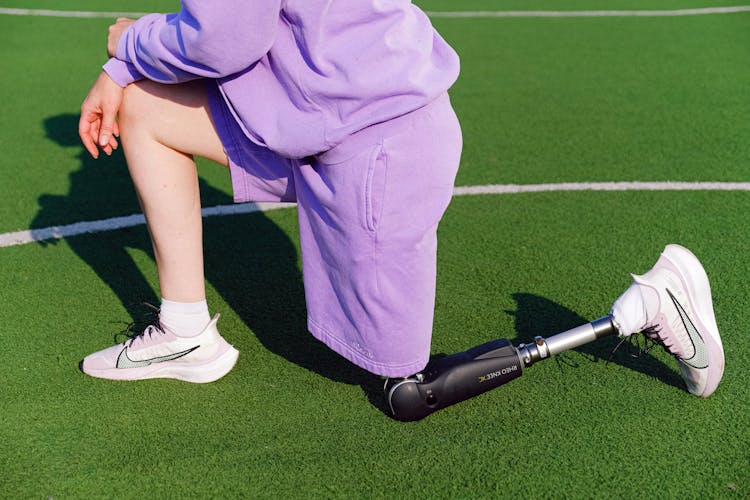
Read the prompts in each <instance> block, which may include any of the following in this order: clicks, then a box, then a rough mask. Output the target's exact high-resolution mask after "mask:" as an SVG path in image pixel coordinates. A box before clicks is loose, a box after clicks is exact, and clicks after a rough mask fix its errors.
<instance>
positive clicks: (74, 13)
mask: <svg viewBox="0 0 750 500" xmlns="http://www.w3.org/2000/svg"><path fill="white" fill-rule="evenodd" d="M737 12H750V5H737V6H733V7H707V8H701V9H677V10H507V11H495V10H488V11H456V12H440V11H427V15H428V16H430V17H443V18H477V17H679V16H700V15H709V14H733V13H737ZM145 14H146V13H145V12H95V11H83V10H48V9H15V8H8V7H0V15H9V16H43V17H74V18H112V19H114V18H117V17H132V18H137V17H141V16H144V15H145Z"/></svg>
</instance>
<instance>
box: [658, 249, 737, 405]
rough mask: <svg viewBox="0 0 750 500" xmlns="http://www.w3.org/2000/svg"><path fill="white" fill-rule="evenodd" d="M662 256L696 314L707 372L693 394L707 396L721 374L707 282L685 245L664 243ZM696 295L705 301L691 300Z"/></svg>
mask: <svg viewBox="0 0 750 500" xmlns="http://www.w3.org/2000/svg"><path fill="white" fill-rule="evenodd" d="M662 255H663V256H664V257H665V258H666V259H667V260H668V261H669V262H671V263H672V265H673V266H674V267H675V268H676V269H677V271H678V272H679V273H680V278H681V279H682V281H683V282H684V283H685V285H686V287H687V289H688V292H689V293H688V296H689V298H690V305H691V307H692V310H693V311H695V313H696V315H697V318H694V319H695V320H696V321H697V322H698V323H699V324H698V326H699V327H700V329H699V332H700V334H701V335H702V336H703V342H704V343H705V344H706V350H707V353H708V375H707V379H706V386H705V388H704V389H703V391H702V392H701V393H700V394H696V396H700V397H708V396H710V395H711V394H712V393H713V392H714V391H715V390H716V387H717V386H718V385H719V382H720V381H721V378H722V376H723V375H724V347H723V345H722V342H721V336H720V335H719V328H718V327H717V325H716V317H715V316H714V309H713V304H712V302H711V285H710V284H709V282H708V276H707V275H706V271H705V270H704V269H703V266H702V265H701V263H700V261H699V260H698V258H697V257H696V256H695V255H694V254H693V253H692V252H691V251H690V250H688V249H687V248H685V247H682V246H680V245H675V244H672V245H667V246H666V248H665V249H664V252H662ZM696 297H698V298H700V297H708V300H700V301H699V302H697V303H696V302H695V301H694V299H695V298H696ZM705 334H707V335H705Z"/></svg>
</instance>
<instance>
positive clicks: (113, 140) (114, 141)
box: [108, 136, 118, 151]
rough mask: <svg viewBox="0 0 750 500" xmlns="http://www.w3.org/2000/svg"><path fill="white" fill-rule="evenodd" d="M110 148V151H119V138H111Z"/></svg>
mask: <svg viewBox="0 0 750 500" xmlns="http://www.w3.org/2000/svg"><path fill="white" fill-rule="evenodd" d="M108 146H109V147H110V149H112V151H114V150H115V149H117V147H118V144H117V138H116V137H115V136H112V137H111V138H110V139H109V144H108Z"/></svg>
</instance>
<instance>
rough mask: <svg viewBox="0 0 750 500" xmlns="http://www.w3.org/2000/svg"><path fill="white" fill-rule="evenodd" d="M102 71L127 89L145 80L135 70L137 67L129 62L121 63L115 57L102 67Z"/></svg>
mask: <svg viewBox="0 0 750 500" xmlns="http://www.w3.org/2000/svg"><path fill="white" fill-rule="evenodd" d="M102 69H103V70H104V71H105V72H106V73H107V75H109V77H110V78H111V79H112V80H113V81H114V82H115V83H116V84H117V85H119V86H120V87H127V86H128V85H130V84H131V83H133V82H135V81H137V80H142V79H143V78H144V77H143V75H141V74H140V73H139V72H138V70H137V69H135V66H133V65H132V64H130V63H129V62H125V61H121V60H120V59H116V58H114V57H113V58H111V59H110V60H109V61H107V62H106V64H105V65H104V66H102Z"/></svg>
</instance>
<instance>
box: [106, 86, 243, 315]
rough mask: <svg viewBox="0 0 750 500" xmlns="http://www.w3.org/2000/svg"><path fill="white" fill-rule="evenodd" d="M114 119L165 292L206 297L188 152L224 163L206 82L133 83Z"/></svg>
mask: <svg viewBox="0 0 750 500" xmlns="http://www.w3.org/2000/svg"><path fill="white" fill-rule="evenodd" d="M119 125H120V133H121V140H122V145H123V148H124V151H125V156H126V159H127V163H128V169H129V171H130V176H131V177H132V179H133V183H134V184H135V189H136V191H137V193H138V198H139V200H140V203H141V207H142V208H143V212H144V214H145V216H146V221H147V224H148V230H149V233H150V235H151V242H152V244H153V248H154V256H155V258H156V266H157V269H158V273H159V285H160V289H161V295H162V298H165V299H169V300H173V301H179V302H198V301H201V300H204V299H205V297H206V292H205V285H204V275H203V232H202V230H203V229H202V221H201V206H200V196H199V191H198V178H197V174H196V168H195V162H194V161H193V155H197V156H201V157H205V158H208V159H210V160H213V161H215V162H217V163H219V164H221V165H224V166H225V167H226V166H228V161H227V158H226V155H225V153H224V149H223V147H222V145H221V141H220V140H219V137H218V134H217V132H216V130H215V128H214V125H213V122H212V121H211V117H210V113H209V110H208V103H207V100H206V91H205V82H202V81H197V82H191V83H187V84H181V85H162V84H158V83H154V82H150V81H144V82H139V83H137V84H134V85H130V86H128V87H127V89H126V90H125V96H124V99H123V104H122V107H121V108H120V116H119Z"/></svg>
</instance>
